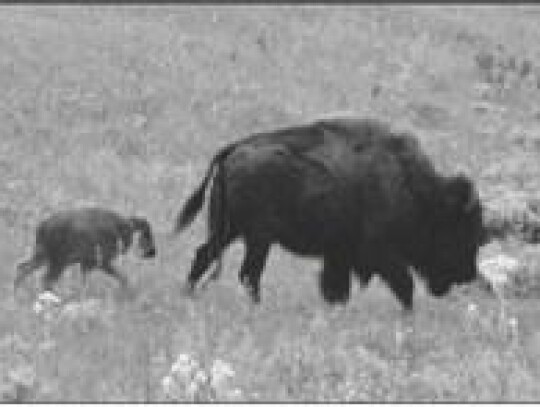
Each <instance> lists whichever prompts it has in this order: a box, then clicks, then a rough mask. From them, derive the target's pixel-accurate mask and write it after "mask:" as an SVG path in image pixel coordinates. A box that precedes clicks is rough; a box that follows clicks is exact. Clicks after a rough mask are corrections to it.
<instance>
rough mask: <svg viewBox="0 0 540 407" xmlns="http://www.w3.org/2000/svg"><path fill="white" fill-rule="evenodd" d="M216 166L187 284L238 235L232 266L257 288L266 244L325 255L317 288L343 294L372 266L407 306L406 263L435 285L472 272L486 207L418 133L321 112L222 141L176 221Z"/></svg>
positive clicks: (340, 297) (199, 197) (183, 219)
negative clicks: (438, 165) (448, 172)
mask: <svg viewBox="0 0 540 407" xmlns="http://www.w3.org/2000/svg"><path fill="white" fill-rule="evenodd" d="M214 167H216V171H215V173H216V175H215V178H216V179H215V182H214V183H213V187H212V190H211V198H210V208H209V239H208V241H207V242H206V243H205V244H203V245H201V246H200V247H199V249H198V250H197V253H196V256H195V260H194V263H193V266H192V269H191V272H190V274H189V276H188V289H189V290H190V291H191V290H193V288H194V286H195V285H196V283H197V281H198V280H199V279H200V277H201V276H202V274H203V273H204V272H205V270H206V269H207V268H208V266H209V265H210V263H211V262H212V261H214V260H215V259H216V258H219V257H220V256H221V252H222V251H223V249H224V248H225V247H226V246H227V245H229V244H230V243H231V242H232V241H233V240H234V239H236V238H240V237H241V238H243V240H244V242H245V244H246V255H245V259H244V262H243V264H242V266H241V270H240V273H239V276H240V280H241V281H242V282H243V283H244V284H245V285H246V286H247V287H248V288H249V290H250V293H251V295H252V298H253V299H254V300H255V301H258V300H259V281H260V277H261V274H262V270H263V268H264V265H265V262H266V258H267V255H268V253H269V250H270V246H271V244H272V243H280V244H281V245H282V246H283V247H285V248H287V249H288V250H291V251H293V252H295V253H298V254H302V255H311V256H318V257H322V258H323V261H324V267H323V270H322V272H321V276H320V286H321V291H322V294H323V297H324V298H325V299H326V300H327V301H329V302H336V301H346V300H347V299H348V298H349V293H350V287H351V281H350V280H351V271H354V274H356V275H357V276H358V277H359V278H360V280H361V281H362V282H363V283H367V282H368V281H369V279H370V277H371V275H372V274H373V273H376V274H378V275H379V276H380V277H381V278H382V279H383V280H384V281H385V282H386V283H387V284H388V286H389V287H390V289H391V290H392V291H393V292H394V294H395V295H396V296H397V298H398V299H399V300H400V301H401V303H402V304H403V306H404V307H405V309H410V308H411V307H412V296H413V280H412V278H411V275H410V270H409V267H410V266H413V267H414V268H415V269H416V270H417V272H418V273H419V274H420V276H422V277H423V278H424V279H425V280H426V282H427V286H428V288H429V290H430V291H431V292H432V293H433V294H434V295H438V296H439V295H443V294H445V293H446V292H448V290H449V289H450V288H451V286H452V284H454V283H464V282H469V281H472V280H473V279H474V278H475V277H476V276H477V267H476V257H477V251H478V247H479V244H480V242H481V237H482V210H481V206H480V203H479V200H478V195H477V192H476V190H475V188H474V187H473V185H472V183H471V182H470V181H469V180H468V179H467V178H465V177H464V176H455V177H446V176H442V175H440V174H438V173H437V172H436V171H435V169H434V168H433V166H432V165H431V162H430V160H429V159H428V158H427V156H426V155H425V154H424V153H423V152H422V150H421V148H420V146H419V144H418V142H417V140H416V138H414V137H413V136H411V135H408V134H406V133H395V132H392V131H391V130H390V128H389V126H386V125H385V124H382V123H379V122H377V121H373V120H355V119H335V120H332V119H327V120H322V121H318V122H315V123H312V124H308V125H305V126H298V127H294V128H290V129H282V130H278V131H276V132H270V133H262V134H258V135H255V136H252V137H249V138H246V139H244V140H240V141H239V142H237V143H235V144H232V145H229V146H227V147H226V148H224V149H222V150H221V151H220V152H219V153H218V154H217V155H216V156H215V157H214V159H213V160H212V163H211V165H210V168H209V170H208V172H207V175H206V176H205V178H204V180H203V183H202V184H201V186H200V187H199V188H198V189H197V190H196V191H195V193H194V194H193V195H192V197H191V198H190V199H189V200H188V202H187V203H186V205H185V207H184V209H183V211H182V212H181V213H180V215H179V217H178V219H177V224H176V230H177V231H179V230H181V229H182V228H183V227H185V226H186V225H187V224H189V222H190V221H191V220H192V219H193V218H194V216H195V215H196V213H197V212H198V211H199V210H200V208H201V206H202V202H203V200H204V191H205V188H206V186H207V184H208V182H209V181H210V179H211V178H212V174H213V172H214Z"/></svg>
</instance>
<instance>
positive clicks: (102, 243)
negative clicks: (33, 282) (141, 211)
mask: <svg viewBox="0 0 540 407" xmlns="http://www.w3.org/2000/svg"><path fill="white" fill-rule="evenodd" d="M134 235H138V239H137V246H138V249H139V252H140V256H141V257H143V258H150V257H154V256H155V255H156V247H155V244H154V238H153V234H152V229H151V227H150V224H149V223H148V221H147V220H146V219H144V218H139V217H130V218H124V217H122V216H120V215H118V214H117V213H115V212H113V211H110V210H108V209H102V208H79V209H71V210H64V211H60V212H57V213H55V214H53V215H52V216H50V217H49V218H47V219H45V220H44V221H42V222H41V223H40V224H39V225H38V227H37V230H36V241H35V245H34V251H33V254H32V257H31V258H30V259H29V260H26V261H24V262H22V263H20V264H18V265H17V275H16V277H15V284H14V285H15V289H16V288H17V287H18V286H19V285H20V284H21V283H22V282H23V280H24V279H25V278H26V277H28V276H29V275H30V274H32V273H33V272H34V271H35V270H36V269H38V268H39V267H41V266H44V265H47V271H46V272H45V274H44V275H43V289H44V290H51V289H52V286H53V284H54V283H55V282H56V281H57V280H58V279H59V278H60V276H61V275H62V273H63V272H64V270H65V268H66V267H67V266H69V265H71V264H76V263H79V264H80V265H81V272H82V275H83V278H84V280H85V281H86V275H87V274H88V272H90V271H91V270H92V269H95V268H100V269H102V270H103V271H105V273H107V274H108V275H110V276H111V277H114V278H115V279H116V280H118V282H119V283H120V284H121V285H122V286H123V287H124V288H125V287H127V285H128V284H127V279H126V277H125V276H124V275H122V274H121V273H120V272H119V271H118V270H117V269H116V268H115V267H114V266H113V265H112V262H113V260H114V259H116V258H117V257H118V256H120V255H122V254H124V253H126V251H127V250H128V249H129V248H130V247H131V246H132V244H133V241H134Z"/></svg>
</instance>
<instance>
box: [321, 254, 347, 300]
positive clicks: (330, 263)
mask: <svg viewBox="0 0 540 407" xmlns="http://www.w3.org/2000/svg"><path fill="white" fill-rule="evenodd" d="M319 284H320V288H321V293H322V295H323V297H324V299H325V300H326V301H327V302H329V303H331V304H334V303H337V302H341V303H345V302H347V301H348V300H349V297H350V295H351V264H350V262H349V261H347V258H346V257H345V256H342V255H340V254H331V255H326V256H325V257H324V265H323V269H322V271H321V275H320V280H319Z"/></svg>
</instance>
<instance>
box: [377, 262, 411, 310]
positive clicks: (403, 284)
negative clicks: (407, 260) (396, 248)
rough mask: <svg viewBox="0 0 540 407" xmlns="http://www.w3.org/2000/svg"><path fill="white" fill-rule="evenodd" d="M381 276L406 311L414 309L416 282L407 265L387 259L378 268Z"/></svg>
mask: <svg viewBox="0 0 540 407" xmlns="http://www.w3.org/2000/svg"><path fill="white" fill-rule="evenodd" d="M377 269H378V270H380V271H379V274H380V276H381V278H382V279H383V280H384V281H385V283H386V284H387V285H388V287H389V288H390V290H392V292H393V293H394V295H395V296H396V297H397V299H398V300H399V302H400V303H401V305H402V306H403V309H404V311H405V312H407V313H408V312H409V311H411V310H412V306H413V291H414V282H413V279H412V277H411V275H410V274H409V270H408V268H407V266H406V265H404V264H401V263H400V262H393V261H390V260H389V259H387V261H385V263H384V264H382V265H380V267H378V268H377Z"/></svg>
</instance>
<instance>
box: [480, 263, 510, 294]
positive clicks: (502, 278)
mask: <svg viewBox="0 0 540 407" xmlns="http://www.w3.org/2000/svg"><path fill="white" fill-rule="evenodd" d="M519 267H520V264H519V261H518V260H516V259H514V258H513V257H510V256H508V255H505V254H498V255H497V256H494V257H490V258H488V259H485V260H483V261H482V262H481V263H480V265H479V267H478V268H479V271H480V274H481V275H482V276H483V277H484V278H485V279H486V281H487V282H488V283H489V284H490V286H491V288H492V289H493V291H494V292H495V294H497V296H499V298H502V297H503V294H504V288H505V287H506V286H507V285H508V284H509V282H510V278H511V277H513V276H515V275H516V274H517V272H518V270H519Z"/></svg>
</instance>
